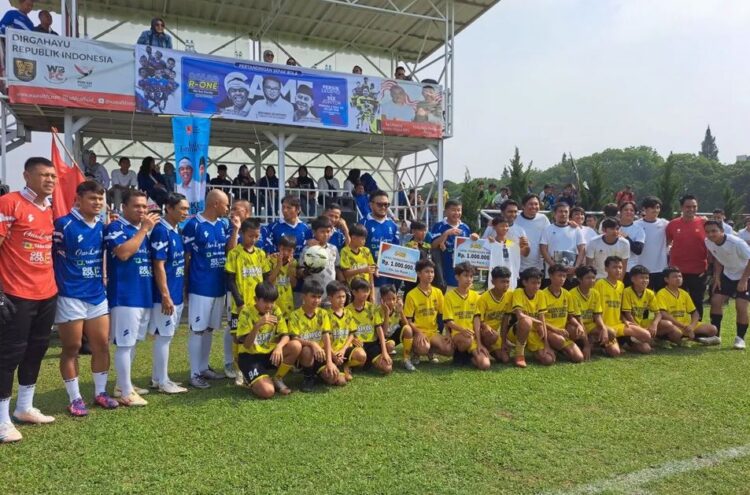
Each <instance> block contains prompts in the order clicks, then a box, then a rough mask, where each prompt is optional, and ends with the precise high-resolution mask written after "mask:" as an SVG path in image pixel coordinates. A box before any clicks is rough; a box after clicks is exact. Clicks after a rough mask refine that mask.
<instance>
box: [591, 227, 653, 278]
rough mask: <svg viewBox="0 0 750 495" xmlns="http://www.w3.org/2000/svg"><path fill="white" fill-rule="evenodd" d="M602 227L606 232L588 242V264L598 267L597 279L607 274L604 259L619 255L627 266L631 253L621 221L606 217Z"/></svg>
mask: <svg viewBox="0 0 750 495" xmlns="http://www.w3.org/2000/svg"><path fill="white" fill-rule="evenodd" d="M601 228H602V230H603V231H604V234H602V235H600V236H598V237H595V238H594V239H592V240H591V241H590V242H589V243H588V244H586V264H587V265H590V266H593V267H594V268H595V269H596V278H597V280H598V279H600V278H605V277H606V276H607V272H606V270H605V266H604V261H605V260H606V259H607V258H608V257H610V256H619V257H620V258H622V264H623V266H626V264H627V261H628V256H629V255H630V244H628V241H626V240H625V239H623V238H622V237H621V236H620V222H619V221H618V220H617V219H616V218H605V219H604V220H602V224H601ZM657 276H658V275H657ZM660 278H661V277H660Z"/></svg>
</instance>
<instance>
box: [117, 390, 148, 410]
mask: <svg viewBox="0 0 750 495" xmlns="http://www.w3.org/2000/svg"><path fill="white" fill-rule="evenodd" d="M117 402H119V403H120V404H121V405H123V406H126V407H143V406H147V405H148V402H146V399H144V398H143V397H141V396H140V395H139V394H138V392H136V391H135V390H133V391H132V392H130V395H128V396H127V397H120V398H119V399H117Z"/></svg>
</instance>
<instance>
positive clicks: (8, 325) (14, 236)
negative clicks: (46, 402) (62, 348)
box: [0, 157, 57, 443]
mask: <svg viewBox="0 0 750 495" xmlns="http://www.w3.org/2000/svg"><path fill="white" fill-rule="evenodd" d="M23 177H24V179H25V181H26V187H25V188H24V189H23V190H22V191H19V192H13V193H10V194H6V195H5V196H2V197H0V443H7V442H16V441H18V440H21V438H22V437H21V433H20V432H19V431H18V430H17V429H16V428H15V426H13V423H11V418H10V398H11V395H12V393H13V376H14V375H15V374H16V369H17V370H18V398H17V400H16V409H15V412H14V413H13V418H14V419H15V420H16V421H17V422H20V423H33V424H44V423H51V422H53V421H54V420H55V418H53V417H52V416H46V415H44V414H42V413H41V412H40V411H39V409H36V408H35V407H34V405H33V400H34V389H35V387H36V380H37V377H38V375H39V367H40V366H41V364H42V359H43V358H44V354H45V353H46V352H47V347H48V346H49V336H50V330H51V329H52V323H53V321H54V318H55V310H56V307H57V285H56V284H55V275H54V272H53V268H52V232H53V231H54V226H53V223H52V206H51V204H50V202H49V197H50V196H51V195H52V191H53V190H54V188H55V182H56V181H57V176H56V174H55V168H54V167H53V166H52V162H50V161H49V160H47V159H46V158H40V157H34V158H29V159H28V160H26V163H25V165H24V172H23Z"/></svg>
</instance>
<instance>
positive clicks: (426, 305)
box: [404, 287, 445, 337]
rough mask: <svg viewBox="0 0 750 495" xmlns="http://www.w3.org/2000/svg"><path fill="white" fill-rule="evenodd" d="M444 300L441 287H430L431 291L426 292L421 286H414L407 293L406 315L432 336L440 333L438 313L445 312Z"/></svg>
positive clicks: (415, 324)
mask: <svg viewBox="0 0 750 495" xmlns="http://www.w3.org/2000/svg"><path fill="white" fill-rule="evenodd" d="M444 302H445V298H444V297H443V293H442V292H441V291H440V289H436V288H435V287H430V290H429V292H427V293H425V292H422V289H420V288H419V287H414V288H413V289H412V290H410V291H409V293H408V294H406V301H405V302H404V315H406V317H407V318H408V319H409V320H411V321H413V322H414V326H416V327H417V328H418V329H419V330H420V331H422V332H424V333H425V334H426V335H427V336H428V337H430V336H433V335H436V334H437V333H438V323H437V315H438V314H443V304H444Z"/></svg>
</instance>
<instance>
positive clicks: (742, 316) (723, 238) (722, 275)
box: [703, 220, 750, 350]
mask: <svg viewBox="0 0 750 495" xmlns="http://www.w3.org/2000/svg"><path fill="white" fill-rule="evenodd" d="M703 228H704V229H705V230H706V249H708V252H709V253H711V256H713V257H714V280H713V287H712V292H713V295H712V296H711V324H712V325H715V326H716V328H717V330H719V332H721V319H722V316H723V313H724V304H725V303H726V302H727V300H728V299H729V298H730V297H733V298H734V303H735V307H736V309H737V321H736V324H737V336H736V337H735V339H734V348H735V349H739V350H744V349H745V334H746V333H747V325H748V316H747V307H748V299H750V292H748V290H747V284H748V282H747V281H748V278H750V246H748V245H747V243H746V242H745V241H743V240H742V239H740V238H739V237H737V236H735V235H732V234H725V233H724V228H723V225H722V223H721V222H718V221H716V220H708V221H707V222H706V223H705V224H704V226H703Z"/></svg>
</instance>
